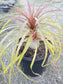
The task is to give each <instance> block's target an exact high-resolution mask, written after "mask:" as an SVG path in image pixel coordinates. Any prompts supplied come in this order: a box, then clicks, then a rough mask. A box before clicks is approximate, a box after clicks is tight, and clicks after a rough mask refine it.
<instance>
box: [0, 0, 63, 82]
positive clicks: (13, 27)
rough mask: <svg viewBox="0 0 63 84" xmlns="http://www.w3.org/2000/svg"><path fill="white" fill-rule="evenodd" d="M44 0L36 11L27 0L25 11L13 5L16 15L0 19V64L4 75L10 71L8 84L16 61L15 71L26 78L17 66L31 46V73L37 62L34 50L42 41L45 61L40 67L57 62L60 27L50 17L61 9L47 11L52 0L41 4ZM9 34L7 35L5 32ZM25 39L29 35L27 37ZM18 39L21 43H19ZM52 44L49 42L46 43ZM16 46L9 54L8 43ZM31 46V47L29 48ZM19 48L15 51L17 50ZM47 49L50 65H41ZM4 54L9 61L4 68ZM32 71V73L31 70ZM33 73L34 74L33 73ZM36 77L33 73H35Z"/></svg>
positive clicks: (60, 37)
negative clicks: (49, 55) (21, 48)
mask: <svg viewBox="0 0 63 84" xmlns="http://www.w3.org/2000/svg"><path fill="white" fill-rule="evenodd" d="M45 1H46V0H43V2H42V3H41V4H40V6H39V7H37V9H36V8H35V2H34V3H33V6H32V7H30V4H29V2H28V0H27V8H23V9H20V8H18V7H16V6H13V10H14V11H16V12H17V13H16V14H15V13H14V14H10V15H8V16H4V17H3V18H0V26H1V25H2V24H4V25H3V26H2V28H1V29H0V38H1V39H0V61H1V64H2V68H3V72H4V73H7V72H8V71H9V84H10V83H11V81H10V80H11V73H12V71H14V65H15V64H16V62H17V61H18V62H17V66H16V67H17V69H18V70H19V71H20V72H21V73H22V74H23V75H24V76H25V77H26V78H28V76H27V75H26V74H24V73H23V72H22V71H21V70H20V69H19V65H20V63H21V61H22V59H23V56H24V54H25V53H26V52H27V50H28V48H29V47H31V48H32V49H34V50H35V53H34V56H33V58H32V62H31V65H30V68H31V70H32V67H33V64H34V61H35V59H36V54H37V49H38V47H39V45H40V44H39V42H40V41H43V42H44V44H45V58H44V61H43V63H42V65H41V66H42V67H45V66H47V65H49V64H51V63H53V62H55V61H57V60H59V58H60V56H61V50H62V45H61V44H62V42H61V41H62V32H61V30H62V28H61V26H60V25H59V24H57V23H56V20H57V16H56V15H55V16H56V19H55V20H54V21H53V20H51V19H50V17H52V15H53V13H54V12H55V11H56V12H63V10H56V9H55V10H46V11H43V10H44V9H46V8H47V7H48V6H50V5H52V4H53V3H54V0H52V1H50V2H48V3H46V4H45V5H44V3H45ZM12 21H18V23H14V24H13V23H12V24H10V23H11V22H12ZM7 31H8V32H7ZM26 36H28V37H27V38H26ZM10 37H11V38H10ZM8 38H9V39H10V40H8V42H6V44H5V46H3V44H4V42H5V41H6V40H7V39H8ZM19 38H21V40H20V42H19V43H18V40H19ZM49 40H50V41H51V43H52V44H51V43H50V42H49ZM23 42H26V45H25V47H24V49H23V51H22V53H21V54H20V55H19V56H18V53H19V50H20V47H21V46H22V44H23ZM13 43H14V44H15V45H14V46H13V48H12V53H9V51H8V48H9V46H10V45H11V44H13ZM31 45H34V47H32V46H31ZM17 46H18V48H17V50H16V47H17ZM48 50H49V52H50V54H51V58H52V59H51V62H50V63H49V64H46V65H44V63H45V61H46V58H47V51H48ZM57 53H58V56H57V57H56V54H57ZM8 54H10V57H8ZM3 55H5V57H6V58H7V60H8V61H9V62H10V63H9V64H8V65H7V67H5V65H4V62H3V59H2V58H3ZM32 72H33V70H32ZM33 73H34V72H33ZM34 74H36V73H34ZM28 79H29V80H31V81H33V80H32V79H30V78H28Z"/></svg>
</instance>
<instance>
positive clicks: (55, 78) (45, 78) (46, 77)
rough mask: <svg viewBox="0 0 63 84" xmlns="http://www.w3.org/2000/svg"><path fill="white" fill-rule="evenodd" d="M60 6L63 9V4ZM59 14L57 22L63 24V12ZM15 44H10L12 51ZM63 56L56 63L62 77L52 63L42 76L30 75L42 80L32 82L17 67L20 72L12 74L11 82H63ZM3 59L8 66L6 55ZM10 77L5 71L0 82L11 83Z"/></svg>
mask: <svg viewBox="0 0 63 84" xmlns="http://www.w3.org/2000/svg"><path fill="white" fill-rule="evenodd" d="M56 8H58V6H56ZM60 8H61V9H62V6H61V7H60ZM58 16H59V17H58V21H57V22H58V23H62V24H63V14H58ZM52 18H53V17H52ZM8 40H9V38H8ZM8 40H7V41H8ZM7 41H6V42H7ZM6 42H5V43H6ZM5 43H4V44H5ZM13 45H14V44H12V45H11V46H10V48H9V52H10V53H11V52H12V47H13ZM62 48H63V45H62ZM62 51H63V50H62ZM62 56H63V52H62V54H61V57H60V59H59V60H58V61H57V62H56V64H57V65H58V68H59V72H60V75H61V77H62V78H60V76H59V73H58V71H57V69H56V67H55V65H54V64H51V65H49V66H47V67H46V71H44V72H43V74H42V75H41V77H30V78H32V79H35V80H39V81H40V82H32V81H30V80H28V79H26V78H25V77H24V76H23V75H22V74H21V73H20V72H18V71H17V69H16V68H15V70H16V72H18V73H16V76H14V75H12V80H11V84H32V83H33V84H63V65H62V64H63V57H62ZM3 60H4V63H5V66H7V64H8V63H9V62H8V61H7V60H6V59H5V56H4V58H3ZM49 61H50V58H49V59H48V62H49ZM0 70H2V67H1V63H0ZM8 78H9V76H8V74H6V75H4V74H3V73H0V84H9V83H8Z"/></svg>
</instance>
